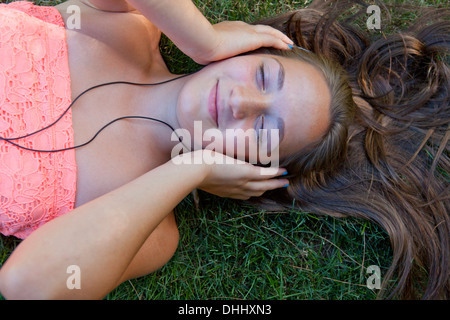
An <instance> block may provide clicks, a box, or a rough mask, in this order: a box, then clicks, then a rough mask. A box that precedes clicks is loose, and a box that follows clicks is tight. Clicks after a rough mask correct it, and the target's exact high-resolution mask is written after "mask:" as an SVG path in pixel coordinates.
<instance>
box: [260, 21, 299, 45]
mask: <svg viewBox="0 0 450 320" xmlns="http://www.w3.org/2000/svg"><path fill="white" fill-rule="evenodd" d="M255 31H256V32H258V33H266V34H268V35H271V36H273V37H275V38H277V39H280V40H282V41H283V42H284V43H287V44H291V45H293V44H294V42H293V41H292V40H291V39H290V38H289V37H288V36H287V35H285V34H284V33H283V32H281V31H280V30H278V29H275V28H273V27H271V26H267V25H262V24H258V25H255Z"/></svg>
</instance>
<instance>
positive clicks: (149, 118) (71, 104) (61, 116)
mask: <svg viewBox="0 0 450 320" xmlns="http://www.w3.org/2000/svg"><path fill="white" fill-rule="evenodd" d="M194 73H195V72H194ZM191 74H193V73H189V74H184V75H181V76H178V77H175V78H173V79H169V80H165V81H162V82H157V83H137V82H130V81H112V82H106V83H101V84H98V85H95V86H92V87H90V88H87V89H86V90H84V91H83V92H81V93H80V94H79V95H78V96H77V97H76V98H75V99H74V100H73V101H72V102H71V103H70V105H69V106H68V107H67V109H66V110H65V111H64V112H63V113H62V114H61V115H60V116H59V117H58V118H57V119H56V120H55V121H54V122H52V123H50V124H49V125H47V126H45V127H43V128H41V129H39V130H36V131H34V132H31V133H28V134H26V135H23V136H20V137H14V138H4V137H0V140H3V141H6V142H8V143H10V144H12V145H14V146H16V147H18V148H20V149H23V150H27V151H34V152H43V153H54V152H62V151H67V150H72V149H77V148H81V147H84V146H86V145H88V144H89V143H91V142H92V141H93V140H94V139H95V138H97V136H98V135H99V134H100V133H101V132H102V131H103V130H104V129H105V128H106V127H108V126H110V125H112V124H113V123H115V122H117V121H119V120H124V119H144V120H152V121H156V122H160V123H162V124H165V125H166V126H168V127H169V128H170V129H171V130H172V131H173V132H175V134H176V131H175V129H174V128H173V127H172V126H171V125H170V124H168V123H167V122H165V121H163V120H159V119H156V118H151V117H145V116H124V117H120V118H116V119H114V120H112V121H110V122H108V123H107V124H105V125H104V126H103V127H102V128H101V129H100V130H98V131H97V133H96V134H95V135H94V136H93V137H92V138H91V139H89V140H88V141H87V142H85V143H82V144H79V145H76V146H73V147H68V148H63V149H55V150H39V149H33V148H27V147H24V146H21V145H19V144H18V143H15V142H13V141H15V140H21V139H25V138H27V137H30V136H32V135H35V134H37V133H39V132H42V131H44V130H47V129H49V128H51V127H52V126H54V125H55V124H57V123H58V121H60V120H61V119H62V118H63V117H64V115H65V114H66V113H67V112H68V111H69V110H70V108H72V107H73V105H74V104H75V102H76V101H77V100H78V99H79V98H81V97H82V96H83V95H84V94H86V93H87V92H89V91H91V90H94V89H97V88H100V87H104V86H109V85H114V84H127V85H136V86H157V85H161V84H165V83H169V82H172V81H175V80H178V79H181V78H184V77H186V76H188V75H191ZM178 140H179V141H180V142H182V140H181V138H180V137H178Z"/></svg>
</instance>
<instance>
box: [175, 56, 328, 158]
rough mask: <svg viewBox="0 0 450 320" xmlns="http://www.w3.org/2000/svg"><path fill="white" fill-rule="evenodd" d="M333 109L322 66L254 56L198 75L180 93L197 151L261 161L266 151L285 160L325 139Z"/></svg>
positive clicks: (184, 122) (180, 110) (180, 108)
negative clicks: (265, 131)
mask: <svg viewBox="0 0 450 320" xmlns="http://www.w3.org/2000/svg"><path fill="white" fill-rule="evenodd" d="M329 105H330V94H329V90H328V87H327V84H326V82H325V80H324V79H323V76H322V74H321V73H320V72H319V71H318V70H317V69H316V68H314V67H312V66H311V65H309V64H307V63H305V62H303V61H300V60H296V59H291V58H285V57H279V56H272V55H266V54H253V55H246V56H239V57H234V58H230V59H227V60H224V61H220V62H216V63H213V64H210V65H208V66H206V67H205V68H203V69H202V70H200V71H199V72H197V73H195V74H193V75H192V76H191V77H190V78H189V80H188V81H187V82H186V84H185V85H184V87H183V89H182V90H181V92H180V96H179V99H178V105H177V119H178V122H179V125H180V127H181V128H183V129H186V130H188V131H189V132H190V133H191V137H192V138H193V140H195V141H194V143H193V146H194V148H195V149H198V148H209V149H215V150H216V151H221V150H222V151H221V152H222V153H224V154H227V155H233V156H234V157H237V158H239V159H244V160H247V161H254V162H252V163H256V161H259V160H258V155H261V151H258V152H257V153H256V154H255V152H254V150H266V149H261V148H262V147H265V148H267V149H268V150H271V151H272V152H277V153H278V155H279V157H280V158H283V157H285V156H288V155H291V154H293V153H296V152H298V151H300V150H301V149H302V148H303V147H305V146H306V145H307V144H309V143H310V142H312V141H314V140H315V139H317V138H319V137H320V136H321V134H323V133H324V131H325V130H326V128H327V126H328V124H329V121H330V116H329ZM259 129H267V132H268V134H267V135H265V134H264V133H263V132H262V131H260V130H259ZM272 129H277V130H278V131H273V130H272ZM200 132H201V135H202V136H201V137H200ZM276 133H278V135H275V134H276ZM276 136H278V137H279V139H278V140H279V141H278V142H277V138H276ZM199 137H200V140H201V141H199V139H198V138H199ZM221 148H222V149H221ZM255 148H256V149H255Z"/></svg>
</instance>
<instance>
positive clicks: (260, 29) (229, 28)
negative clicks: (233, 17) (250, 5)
mask: <svg viewBox="0 0 450 320" xmlns="http://www.w3.org/2000/svg"><path fill="white" fill-rule="evenodd" d="M213 29H214V32H215V35H214V36H213V37H212V38H211V39H209V40H207V41H208V42H209V49H208V50H203V51H201V52H198V53H191V54H188V55H189V56H190V57H191V58H192V59H193V60H194V61H195V62H197V63H199V64H208V63H210V62H213V61H218V60H222V59H226V58H229V57H232V56H235V55H238V54H241V53H244V52H249V51H253V50H256V49H258V48H261V47H273V48H276V49H281V50H288V49H291V48H292V47H290V45H293V44H294V43H293V42H292V40H291V39H289V37H287V36H286V35H285V34H284V33H282V32H281V31H279V30H277V29H275V28H272V27H270V26H266V25H251V24H248V23H245V22H242V21H223V22H220V23H217V24H214V25H213Z"/></svg>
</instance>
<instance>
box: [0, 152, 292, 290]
mask: <svg viewBox="0 0 450 320" xmlns="http://www.w3.org/2000/svg"><path fill="white" fill-rule="evenodd" d="M205 153H208V152H205V151H204V150H201V151H195V152H193V153H189V154H186V155H182V156H179V157H177V158H178V159H179V158H182V159H184V160H186V159H188V160H189V159H191V161H187V162H186V161H181V162H176V161H169V162H167V163H165V164H164V165H162V166H159V167H157V168H155V169H153V170H151V171H150V172H148V173H146V174H144V175H143V176H141V177H140V178H138V179H136V180H134V181H132V182H130V183H128V184H126V185H124V186H122V187H120V188H118V189H116V190H114V191H112V192H110V193H108V194H106V195H104V196H102V197H99V198H97V199H95V200H93V201H91V202H89V203H87V204H85V205H83V206H81V207H79V208H77V209H75V210H73V211H72V212H69V213H67V214H65V215H63V216H60V217H58V218H56V219H54V220H52V221H50V222H48V223H46V224H45V225H43V226H42V227H40V228H39V229H37V230H36V231H34V232H33V233H32V234H31V235H30V236H29V237H28V238H27V239H25V240H24V241H23V242H22V243H21V244H20V245H19V246H18V247H17V249H16V250H15V251H14V252H13V253H12V255H11V256H10V257H9V259H8V260H7V262H6V263H5V265H4V266H3V267H2V269H0V275H1V277H0V280H1V281H0V291H1V292H2V294H3V295H4V296H5V297H6V298H8V299H10V298H20V299H27V298H32V299H40V298H45V299H56V298H57V299H62V298H70V299H75V298H83V299H94V298H97V299H100V298H103V297H104V296H105V295H106V294H107V293H108V292H110V291H111V290H112V289H114V288H115V286H116V285H117V284H118V282H119V280H120V279H121V278H122V275H123V274H124V272H125V271H126V269H127V267H128V265H129V264H130V262H131V261H132V259H133V258H134V256H135V255H136V253H137V252H138V251H139V249H140V248H141V246H142V244H143V243H144V242H145V240H146V239H147V238H148V237H149V235H150V234H151V233H152V231H153V230H154V229H155V228H156V227H157V226H158V225H159V224H160V222H161V221H162V220H163V219H164V218H165V217H166V216H167V215H168V214H169V212H171V211H172V210H173V208H174V207H175V206H176V205H177V204H178V203H179V202H180V201H181V200H182V199H183V198H184V197H185V196H186V195H187V194H189V192H191V191H192V190H193V189H194V188H199V189H202V190H205V191H208V192H210V193H213V194H216V195H219V196H227V197H231V198H240V199H247V198H249V197H251V196H259V195H261V194H262V193H263V192H265V191H267V190H269V189H275V188H280V187H282V186H283V185H285V184H286V183H288V181H287V180H286V179H272V178H274V177H275V176H278V175H281V174H282V173H283V172H284V171H285V170H284V169H279V171H278V172H277V173H274V174H272V175H271V176H269V175H261V171H260V168H259V167H256V166H253V165H251V164H249V163H245V162H242V161H239V162H238V164H212V165H206V164H193V163H200V162H201V161H194V160H192V159H193V158H194V157H197V158H196V159H199V158H198V157H203V156H204V155H205ZM208 154H210V153H208ZM216 156H218V157H225V156H223V155H221V154H216ZM200 159H202V158H200ZM217 162H218V163H219V161H217ZM225 162H226V161H223V163H225ZM71 265H76V266H78V267H79V268H80V271H81V289H80V290H69V289H68V288H67V285H66V281H67V278H68V276H69V275H68V274H67V273H66V271H67V268H68V267H69V266H71Z"/></svg>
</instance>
